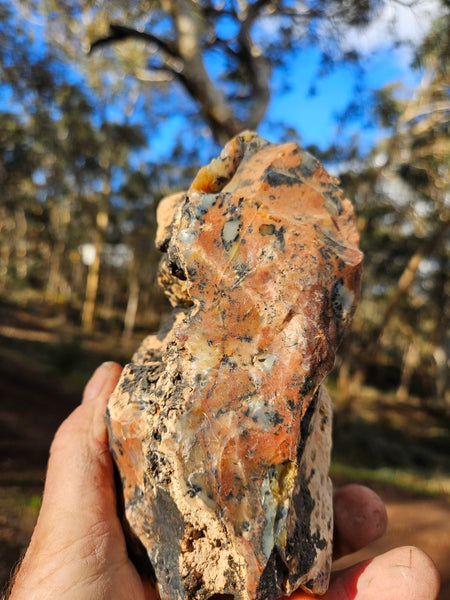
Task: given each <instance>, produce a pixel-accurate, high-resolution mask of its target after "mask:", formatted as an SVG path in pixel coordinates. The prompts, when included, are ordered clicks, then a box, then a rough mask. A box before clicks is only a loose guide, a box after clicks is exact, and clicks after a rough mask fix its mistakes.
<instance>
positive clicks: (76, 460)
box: [38, 363, 121, 539]
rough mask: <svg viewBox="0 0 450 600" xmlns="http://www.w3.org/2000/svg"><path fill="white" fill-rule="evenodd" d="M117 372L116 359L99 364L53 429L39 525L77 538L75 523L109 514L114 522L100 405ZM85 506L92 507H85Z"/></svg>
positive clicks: (85, 523) (80, 525) (83, 524)
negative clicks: (80, 395) (77, 402)
mask: <svg viewBox="0 0 450 600" xmlns="http://www.w3.org/2000/svg"><path fill="white" fill-rule="evenodd" d="M120 372H121V367H120V366H119V365H117V364H116V363H105V364H104V365H102V366H101V367H99V368H98V369H97V370H96V372H95V373H94V375H93V376H92V378H91V380H90V381H89V383H88V385H87V386H86V391H85V394H84V397H83V402H82V404H81V405H80V406H79V407H78V408H77V409H76V410H75V411H74V412H73V413H72V414H71V415H70V416H69V417H68V418H67V419H66V420H65V421H64V423H63V424H62V425H61V426H60V428H59V429H58V431H57V433H56V435H55V438H54V440H53V443H52V447H51V450H50V459H49V464H48V469H47V477H46V482H45V488H44V497H43V503H42V508H41V512H40V516H39V520H38V527H39V526H45V528H46V529H48V525H49V524H51V525H52V527H56V528H58V529H59V528H66V529H65V531H66V532H67V535H66V537H67V538H68V539H69V538H70V536H71V535H72V534H73V537H74V538H75V539H76V537H77V530H79V529H80V528H83V527H84V528H88V527H89V526H91V525H92V526H94V525H95V523H98V522H103V521H104V522H107V521H108V519H109V520H111V521H112V522H115V521H118V520H117V519H116V516H115V515H116V499H115V490H114V480H113V466H112V461H111V457H110V454H109V451H108V445H107V433H106V423H105V408H106V403H107V401H108V398H109V396H110V394H111V392H112V390H113V389H114V387H115V386H116V384H117V382H118V379H119V376H120ZM87 506H89V507H93V508H94V510H89V511H86V507H87ZM60 524H61V525H60ZM72 529H73V531H72Z"/></svg>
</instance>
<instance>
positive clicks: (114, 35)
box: [89, 23, 180, 58]
mask: <svg viewBox="0 0 450 600" xmlns="http://www.w3.org/2000/svg"><path fill="white" fill-rule="evenodd" d="M109 32H110V33H109V35H108V36H105V37H103V38H99V39H98V40H95V42H93V43H92V44H91V47H90V49H89V54H92V52H93V51H94V50H96V49H97V48H99V47H101V46H106V45H109V44H114V43H116V42H121V41H123V40H126V39H129V38H134V39H138V40H143V41H145V42H148V43H150V44H154V45H155V46H157V48H158V49H159V50H162V51H163V52H164V53H165V54H166V55H168V56H171V57H173V58H180V55H179V54H178V52H177V47H176V45H175V44H174V43H173V42H171V41H170V40H164V39H162V38H160V37H158V36H156V35H153V34H152V33H147V32H146V31H138V30H137V29H132V28H131V27H126V26H124V25H118V24H116V23H111V24H110V26H109Z"/></svg>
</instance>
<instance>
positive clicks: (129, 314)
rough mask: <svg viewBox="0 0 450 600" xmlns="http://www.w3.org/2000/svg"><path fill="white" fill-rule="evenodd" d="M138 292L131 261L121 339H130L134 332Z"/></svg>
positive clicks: (135, 266)
mask: <svg viewBox="0 0 450 600" xmlns="http://www.w3.org/2000/svg"><path fill="white" fill-rule="evenodd" d="M139 291H140V286H139V279H138V273H137V265H136V263H135V261H134V259H133V261H132V264H131V268H130V283H129V291H128V302H127V310H126V312H125V318H124V324H123V325H124V327H123V337H124V338H126V339H129V338H131V336H132V334H133V331H134V326H135V324H136V315H137V309H138V304H139Z"/></svg>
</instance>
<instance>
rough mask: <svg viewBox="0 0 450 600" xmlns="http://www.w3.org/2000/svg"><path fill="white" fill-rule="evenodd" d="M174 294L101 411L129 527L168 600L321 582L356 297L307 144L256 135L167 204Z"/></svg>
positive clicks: (161, 236)
mask: <svg viewBox="0 0 450 600" xmlns="http://www.w3.org/2000/svg"><path fill="white" fill-rule="evenodd" d="M158 221H159V224H160V227H159V231H158V236H157V245H158V246H159V248H160V249H161V250H162V251H163V253H164V254H163V259H162V262H161V269H160V281H161V283H162V285H163V286H164V288H165V290H166V293H167V295H168V297H169V299H170V300H171V302H172V305H173V306H174V310H173V315H172V318H171V319H170V320H168V321H167V322H166V323H165V324H164V326H163V327H162V328H161V331H160V332H159V333H158V334H156V335H152V336H149V337H148V338H147V339H146V340H145V341H144V343H143V344H142V346H141V348H140V349H139V350H138V351H137V353H136V355H135V356H134V357H133V362H132V363H131V364H129V365H127V366H126V367H125V369H124V372H123V375H122V378H121V381H120V382H119V385H118V388H117V389H116V391H115V392H114V394H113V395H112V397H111V399H110V402H109V406H108V424H109V433H110V446H111V451H112V453H113V456H114V459H115V462H116V465H117V467H118V471H119V473H120V476H121V480H122V485H123V495H124V509H125V521H126V528H127V530H128V531H129V533H130V535H131V536H135V537H137V538H138V540H139V543H140V544H141V547H143V548H145V551H146V553H147V555H148V558H149V565H150V564H151V568H150V566H149V570H151V571H153V576H154V580H155V583H156V585H157V588H158V591H159V594H160V596H161V598H162V599H163V600H181V599H186V600H187V599H199V600H207V599H208V598H211V597H213V596H214V595H215V594H226V595H230V596H232V597H234V598H235V599H236V600H273V599H275V598H278V597H281V596H282V595H283V594H288V595H289V594H291V593H292V592H293V591H294V590H295V589H297V588H299V587H301V588H303V589H305V590H309V591H311V592H313V593H318V594H321V593H324V592H325V591H326V589H327V586H328V580H329V572H330V563H331V551H332V530H333V523H332V490H331V483H330V481H329V479H328V467H329V457H330V446H331V405H330V400H329V396H328V394H327V392H326V389H325V388H324V387H323V386H321V383H322V381H323V379H324V377H325V376H326V374H327V373H328V372H329V371H330V369H331V367H332V365H333V362H334V357H335V352H336V348H337V346H338V344H339V342H340V340H341V338H342V334H343V332H344V329H345V326H346V325H347V323H348V322H349V319H350V317H351V315H352V312H353V309H354V306H355V302H356V299H357V296H358V290H359V280H360V273H361V262H362V254H361V252H360V251H359V249H358V234H357V231H356V226H355V219H354V213H353V208H352V206H351V204H350V202H349V201H348V200H346V199H345V198H344V197H343V195H342V192H341V191H340V189H339V187H338V182H337V180H336V179H335V178H334V177H332V176H331V175H329V174H327V173H326V172H325V170H324V169H323V167H322V165H321V164H320V163H319V161H317V160H316V159H315V158H314V157H313V156H311V155H310V154H308V153H307V152H304V151H302V150H301V149H300V148H299V147H298V145H296V144H294V143H287V144H281V145H277V144H271V143H269V142H267V141H266V140H263V139H261V138H260V137H258V136H257V135H256V134H255V133H252V132H245V133H243V134H241V135H239V136H237V137H235V138H234V139H233V140H231V141H230V142H229V143H228V144H227V145H226V147H225V148H224V150H223V152H222V154H221V156H220V157H219V158H217V159H215V160H213V161H212V162H211V163H210V165H208V166H207V167H204V168H202V169H201V170H200V171H199V173H198V175H197V176H196V178H195V180H194V182H193V183H192V185H191V187H190V189H189V190H188V192H187V193H185V194H178V195H175V196H171V197H170V198H167V199H166V200H164V201H163V202H162V203H161V205H160V207H159V211H158Z"/></svg>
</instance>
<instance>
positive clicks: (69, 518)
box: [10, 363, 439, 600]
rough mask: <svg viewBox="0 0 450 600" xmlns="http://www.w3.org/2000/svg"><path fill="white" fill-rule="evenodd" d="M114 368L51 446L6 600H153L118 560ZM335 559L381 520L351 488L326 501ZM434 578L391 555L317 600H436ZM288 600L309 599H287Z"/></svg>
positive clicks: (370, 501) (360, 491)
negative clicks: (110, 435) (38, 504)
mask: <svg viewBox="0 0 450 600" xmlns="http://www.w3.org/2000/svg"><path fill="white" fill-rule="evenodd" d="M120 371H121V369H120V367H119V365H117V364H114V363H105V364H104V365H102V366H101V367H99V369H97V371H96V372H95V374H94V376H93V377H92V378H91V380H90V381H89V383H88V385H87V386H86V390H85V393H84V397H83V402H82V404H81V405H80V406H79V407H78V408H77V409H76V410H75V411H74V412H73V413H72V414H71V415H70V416H69V417H68V419H67V420H66V421H65V422H64V423H63V424H62V425H61V427H60V428H59V430H58V432H57V434H56V436H55V439H54V442H53V444H52V448H51V453H50V460H49V465H48V471H47V478H46V484H45V492H44V498H43V503H42V508H41V512H40V515H39V519H38V522H37V525H36V528H35V531H34V533H33V536H32V540H31V542H30V545H29V547H28V550H27V552H26V554H25V557H24V560H23V562H22V564H21V567H20V569H19V570H18V572H17V575H16V577H15V583H14V585H13V588H12V591H11V596H10V598H11V599H12V600H46V599H50V598H51V599H59V600H62V599H64V600H70V599H74V600H80V599H86V600H87V599H89V600H110V599H112V598H113V599H114V600H121V599H122V598H123V599H124V600H125V599H127V600H131V599H133V600H140V599H147V600H148V599H154V600H156V598H157V595H156V593H155V591H154V590H153V589H152V587H151V586H150V584H149V583H148V582H146V581H144V580H142V579H141V577H140V576H139V574H138V572H137V570H136V569H135V567H134V566H133V564H132V563H131V561H130V560H129V558H128V555H127V552H126V545H125V538H124V534H123V532H122V528H121V525H120V521H119V518H118V516H117V512H116V495H115V488H114V477H113V464H112V460H111V457H110V454H109V450H108V443H107V433H106V425H105V419H104V414H105V407H106V403H107V401H108V398H109V396H110V394H111V392H112V390H113V389H114V387H115V386H116V384H117V381H118V378H119V375H120ZM334 508H335V528H336V531H335V557H336V558H337V557H338V556H340V555H342V554H343V553H349V552H353V551H355V550H357V549H359V548H361V547H362V546H364V545H366V544H368V543H369V542H371V541H373V540H374V539H376V538H377V537H379V536H380V535H382V533H383V532H384V530H385V527H386V512H385V510H384V507H383V504H382V502H381V500H380V498H379V497H378V496H377V495H376V494H374V493H373V492H372V491H370V490H369V489H367V488H365V487H362V486H359V485H350V486H346V487H344V488H341V489H339V490H337V491H336V492H335V495H334ZM438 589H439V576H438V573H437V570H436V568H435V566H434V565H433V563H432V561H431V560H430V558H429V557H428V556H427V555H425V554H424V553H423V552H421V551H420V550H419V549H417V548H414V547H402V548H396V549H394V550H391V551H389V552H387V553H386V554H383V555H380V556H378V557H375V558H373V559H372V560H370V561H367V562H365V563H361V564H358V565H355V566H354V567H352V568H350V569H347V570H346V571H343V572H341V573H336V574H335V575H334V577H333V579H332V583H331V586H330V588H329V590H328V592H327V593H326V594H325V596H323V597H322V598H323V599H324V600H394V599H395V600H435V598H436V597H437V594H438ZM291 598H292V600H306V599H307V598H309V599H310V598H311V596H309V595H305V594H304V593H294V594H293V595H292V596H291Z"/></svg>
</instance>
